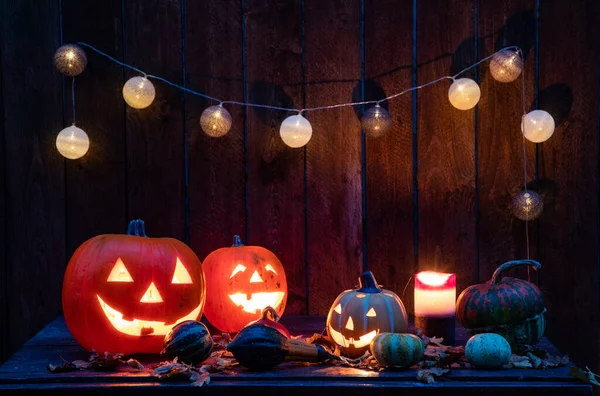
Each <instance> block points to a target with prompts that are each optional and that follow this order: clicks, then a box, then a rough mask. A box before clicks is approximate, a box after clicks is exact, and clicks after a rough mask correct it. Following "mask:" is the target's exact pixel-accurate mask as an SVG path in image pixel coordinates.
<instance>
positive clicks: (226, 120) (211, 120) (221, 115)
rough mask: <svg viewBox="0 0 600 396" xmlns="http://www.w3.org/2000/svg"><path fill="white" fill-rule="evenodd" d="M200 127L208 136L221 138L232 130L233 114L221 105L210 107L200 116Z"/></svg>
mask: <svg viewBox="0 0 600 396" xmlns="http://www.w3.org/2000/svg"><path fill="white" fill-rule="evenodd" d="M200 127H201V128H202V130H203V131H204V133H206V134H207V135H208V136H211V137H221V136H223V135H225V134H226V133H227V132H229V130H230V129H231V114H229V112H228V111H227V110H226V109H225V108H224V107H223V106H221V105H218V106H210V107H208V108H207V109H206V110H204V111H203V112H202V116H200Z"/></svg>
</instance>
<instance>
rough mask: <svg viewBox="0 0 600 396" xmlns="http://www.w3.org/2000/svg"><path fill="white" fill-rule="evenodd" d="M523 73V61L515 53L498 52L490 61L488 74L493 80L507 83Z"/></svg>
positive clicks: (511, 51) (508, 51) (507, 51)
mask: <svg viewBox="0 0 600 396" xmlns="http://www.w3.org/2000/svg"><path fill="white" fill-rule="evenodd" d="M522 72H523V60H522V59H521V56H520V55H519V53H518V52H517V51H513V50H500V51H499V52H497V53H496V54H494V56H492V59H490V74H491V75H492V77H493V78H494V80H496V81H499V82H502V83H509V82H513V81H515V80H516V79H517V78H519V75H520V74H521V73H522Z"/></svg>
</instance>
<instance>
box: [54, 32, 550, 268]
mask: <svg viewBox="0 0 600 396" xmlns="http://www.w3.org/2000/svg"><path fill="white" fill-rule="evenodd" d="M77 44H78V45H74V44H67V45H65V46H62V47H60V48H59V50H57V55H55V64H56V67H57V69H58V70H59V71H60V72H61V73H63V74H65V75H77V74H79V73H81V72H82V71H83V69H85V65H86V64H87V57H86V55H85V52H84V51H83V50H82V49H81V47H86V48H88V49H91V50H92V51H94V52H96V53H97V54H99V55H101V56H104V57H106V58H108V59H110V60H111V61H113V62H115V63H116V64H118V65H121V66H123V67H125V68H127V69H130V70H133V71H135V72H137V73H139V74H140V76H137V77H133V78H132V79H130V80H129V81H127V83H126V84H125V86H124V87H123V97H124V99H125V101H126V102H127V104H128V105H130V106H131V107H135V108H145V107H148V106H149V105H150V104H151V103H152V101H153V100H154V96H155V89H154V85H153V84H152V83H151V82H150V80H156V81H161V82H163V83H165V84H168V85H171V86H173V87H175V88H178V89H180V90H182V91H185V92H188V93H190V94H193V95H197V96H200V97H203V98H205V99H208V100H211V101H214V102H218V105H214V106H210V107H208V108H207V109H205V110H204V112H203V113H202V116H201V119H200V125H201V128H202V130H203V131H204V132H205V133H206V134H207V135H209V136H212V137H221V136H224V135H226V134H227V132H228V131H229V129H230V128H231V123H232V119H231V115H230V114H229V112H228V111H227V110H226V109H225V107H223V105H239V106H245V107H254V108H266V109H271V110H279V111H287V112H294V113H296V115H291V116H289V117H287V118H286V119H285V120H284V121H283V122H282V124H281V127H280V130H279V133H280V136H281V139H282V140H283V142H284V143H285V144H286V145H288V146H290V147H292V148H299V147H303V146H305V145H306V144H307V143H308V142H309V141H310V138H311V137H312V126H311V124H310V122H309V121H308V120H307V119H306V118H305V117H304V114H305V113H307V112H312V111H320V110H328V109H336V108H341V107H349V106H358V105H373V107H371V108H369V109H367V110H366V111H365V112H364V114H363V116H362V118H361V126H362V129H363V130H364V131H365V133H366V134H368V135H370V136H374V137H375V136H381V135H384V134H385V133H386V132H387V131H389V130H391V129H392V128H393V122H392V119H391V116H390V115H389V113H388V112H387V110H385V109H384V108H382V107H381V106H380V104H381V103H383V102H385V101H389V100H392V99H395V98H397V97H399V96H401V95H404V94H406V93H409V92H413V91H416V90H419V89H423V88H425V87H428V86H430V85H433V84H437V83H439V82H442V81H444V80H451V81H452V83H451V85H450V87H449V89H448V99H449V101H450V103H451V104H452V105H453V106H454V107H456V108H457V109H460V110H470V109H472V108H474V107H475V106H476V105H477V103H478V102H479V99H480V97H481V89H480V88H479V85H478V84H477V82H475V81H474V80H472V79H469V78H464V77H463V78H459V76H461V75H462V74H464V73H465V72H467V71H468V70H470V69H472V68H474V67H477V66H478V65H480V64H481V63H483V62H485V61H488V60H491V61H490V65H489V68H490V74H491V75H492V77H493V78H494V79H495V80H497V81H499V82H503V83H508V82H512V81H515V80H516V79H517V78H518V77H519V75H520V76H521V98H522V104H523V115H522V117H521V131H522V134H521V135H522V139H523V162H524V164H523V175H524V190H523V191H521V192H520V193H519V194H517V196H515V197H514V198H513V201H512V203H513V213H514V214H515V216H516V217H517V218H519V219H522V220H525V222H526V227H525V229H526V231H525V234H526V238H527V258H529V231H528V224H527V222H528V221H529V220H532V219H533V218H535V217H537V216H538V215H539V213H541V210H542V207H543V202H542V198H541V196H539V194H537V193H535V192H533V191H529V190H528V189H527V151H526V143H525V140H526V139H527V140H530V141H532V142H534V143H540V142H544V141H546V140H547V139H549V138H550V137H551V136H552V134H553V133H554V119H553V118H552V116H551V115H550V114H548V113H547V112H545V111H543V110H534V111H532V112H530V113H527V111H526V104H525V77H524V74H525V73H524V67H523V65H524V57H523V51H522V50H521V49H520V48H519V47H517V46H510V47H505V48H502V49H500V50H499V51H497V52H495V53H493V54H491V55H489V56H487V57H485V58H483V59H481V60H479V61H478V62H476V63H474V64H472V65H471V66H469V67H467V68H465V69H463V70H461V71H459V72H458V73H456V74H455V75H452V76H443V77H440V78H438V79H436V80H433V81H429V82H427V83H424V84H422V85H419V86H415V87H411V88H408V89H405V90H403V91H401V92H397V93H394V94H392V95H390V96H387V97H385V98H383V99H379V100H368V101H362V102H349V103H339V104H334V105H327V106H319V107H310V108H304V109H297V108H289V107H279V106H271V105H266V104H258V103H249V102H237V101H228V100H222V99H220V98H216V97H213V96H210V95H207V94H205V93H202V92H198V91H195V90H192V89H189V88H187V87H184V86H181V85H179V84H176V83H173V82H171V81H169V80H167V79H165V78H162V77H159V76H153V75H148V74H146V73H145V72H144V71H142V70H140V69H138V68H135V67H133V66H131V65H128V64H126V63H123V62H121V61H119V60H117V59H115V58H113V57H112V56H110V55H108V54H106V53H104V52H102V51H100V50H99V49H97V48H95V47H93V46H91V45H89V44H87V43H83V42H78V43H77ZM80 46H81V47H80ZM77 48H78V49H79V50H77ZM70 51H71V52H70ZM57 56H58V57H57ZM65 57H66V58H65ZM69 58H74V59H75V60H77V61H78V62H77V67H75V66H76V64H75V63H72V64H71V66H68V63H67V66H66V67H65V66H64V59H67V60H69ZM57 59H58V60H57ZM81 65H83V67H81ZM74 72H77V74H68V73H74ZM74 112H75V103H74V99H73V113H74ZM73 118H74V117H73ZM74 126H75V125H74V124H73V127H74ZM66 129H68V128H66ZM77 129H79V128H77ZM79 130H80V129H79ZM71 132H73V133H72V134H71V135H72V136H73V138H74V139H75V138H76V137H80V138H81V139H82V142H84V141H85V140H86V139H87V135H86V134H85V132H83V131H81V132H83V134H84V135H85V138H84V137H83V135H81V133H79V132H77V133H75V131H73V130H71ZM61 134H62V131H61ZM71 135H68V136H71ZM59 136H60V134H59ZM61 139H62V138H61ZM61 142H62V140H61ZM61 144H62V143H61ZM88 146H89V142H88ZM57 147H58V139H57ZM73 147H74V146H73ZM81 147H82V149H83V148H84V147H85V151H87V147H86V146H85V144H82V145H81ZM59 151H61V149H60V148H59ZM85 151H84V152H83V153H84V154H85ZM61 153H63V151H61ZM63 155H65V154H63ZM82 155H83V154H82ZM65 156H66V155H65ZM68 158H70V157H68ZM525 212H527V213H528V214H527V215H523V213H525ZM533 214H535V216H533Z"/></svg>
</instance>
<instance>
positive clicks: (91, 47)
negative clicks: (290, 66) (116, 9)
mask: <svg viewBox="0 0 600 396" xmlns="http://www.w3.org/2000/svg"><path fill="white" fill-rule="evenodd" d="M77 44H78V45H81V46H84V47H87V48H89V49H91V50H92V51H94V52H96V53H97V54H99V55H102V56H104V57H105V58H107V59H110V60H111V61H113V62H115V63H116V64H118V65H120V66H123V67H126V68H128V69H131V70H133V71H136V72H138V73H140V74H141V75H142V76H144V77H145V78H148V79H153V80H158V81H162V82H164V83H165V84H168V85H170V86H172V87H175V88H178V89H181V90H182V91H185V92H188V93H190V94H193V95H197V96H200V97H203V98H205V99H209V100H213V101H215V102H219V104H220V105H224V104H232V105H239V106H245V107H260V108H264V109H271V110H281V111H290V112H297V113H298V114H302V113H304V112H308V111H318V110H328V109H336V108H339V107H349V106H360V105H368V104H374V105H379V104H381V103H382V102H385V101H387V100H390V99H394V98H397V97H398V96H401V95H404V94H406V93H409V92H412V91H416V90H418V89H422V88H425V87H427V86H429V85H433V84H435V83H438V82H440V81H443V80H452V81H454V80H456V78H457V77H458V76H460V75H461V74H463V73H465V72H467V71H469V70H471V69H472V68H474V67H477V66H479V65H480V64H481V63H483V62H485V61H487V60H489V59H491V58H492V57H494V55H496V54H498V53H500V52H502V51H505V50H515V51H517V52H519V54H521V56H522V51H521V48H520V47H518V46H510V47H504V48H502V49H500V50H498V51H496V52H494V53H493V54H491V55H489V56H487V57H485V58H483V59H481V60H480V61H478V62H476V63H474V64H472V65H471V66H469V67H467V68H465V69H463V70H461V71H459V72H458V73H456V74H455V75H453V76H443V77H440V78H438V79H436V80H433V81H429V82H427V83H425V84H422V85H419V86H416V87H411V88H408V89H405V90H404V91H401V92H398V93H395V94H393V95H390V96H387V97H385V98H383V99H378V100H366V101H362V102H348V103H338V104H334V105H328V106H318V107H308V108H304V109H297V108H293V107H279V106H271V105H266V104H259V103H250V102H237V101H234V100H222V99H219V98H216V97H214V96H210V95H207V94H205V93H202V92H198V91H194V90H193V89H189V88H187V87H184V86H182V85H179V84H176V83H174V82H172V81H169V80H167V79H165V78H162V77H159V76H154V75H151V74H147V73H146V72H144V71H142V70H140V69H138V68H136V67H133V66H131V65H128V64H127V63H123V62H121V61H119V60H117V59H115V58H113V57H112V56H110V55H108V54H107V53H105V52H102V51H100V50H99V49H98V48H96V47H94V46H92V45H90V44H87V43H84V42H81V41H80V42H78V43H77Z"/></svg>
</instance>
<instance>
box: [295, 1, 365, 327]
mask: <svg viewBox="0 0 600 396" xmlns="http://www.w3.org/2000/svg"><path fill="white" fill-rule="evenodd" d="M360 24H361V3H360V1H358V0H351V1H342V0H335V1H318V0H306V1H305V32H306V46H305V59H306V106H307V107H316V106H323V105H332V104H337V103H345V102H350V101H352V99H353V92H360V78H361V72H360V69H361V58H360V43H361V33H360V27H361V25H360ZM355 110H357V109H353V108H351V107H344V108H339V109H331V110H325V111H315V112H309V113H307V114H306V117H307V119H308V120H309V121H310V123H311V124H312V128H313V136H312V139H311V141H310V142H309V143H308V145H307V146H306V179H307V194H308V197H307V200H308V203H307V204H308V208H307V210H308V247H309V252H308V278H309V279H308V282H309V284H308V290H309V291H308V295H309V303H308V308H309V313H310V314H320V315H324V314H326V313H327V311H328V310H329V308H330V306H331V303H332V302H333V300H334V299H335V297H336V296H337V295H338V294H339V293H340V292H342V291H343V290H347V289H349V288H352V287H353V286H354V285H355V284H356V283H357V281H356V279H357V277H358V276H359V275H360V273H361V272H362V198H361V191H362V186H361V131H360V120H359V119H358V117H357V113H356V112H355Z"/></svg>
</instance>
